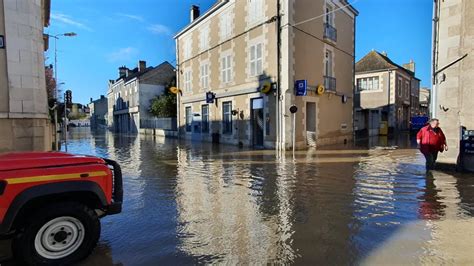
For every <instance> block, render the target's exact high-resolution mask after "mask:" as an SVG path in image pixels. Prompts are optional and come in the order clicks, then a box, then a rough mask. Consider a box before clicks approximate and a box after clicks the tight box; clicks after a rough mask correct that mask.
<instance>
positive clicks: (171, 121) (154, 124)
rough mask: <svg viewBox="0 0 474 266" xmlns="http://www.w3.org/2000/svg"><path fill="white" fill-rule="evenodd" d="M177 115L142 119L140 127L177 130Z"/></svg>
mask: <svg viewBox="0 0 474 266" xmlns="http://www.w3.org/2000/svg"><path fill="white" fill-rule="evenodd" d="M176 123H177V122H176V117H164V118H152V119H140V128H149V129H164V130H177V124H176Z"/></svg>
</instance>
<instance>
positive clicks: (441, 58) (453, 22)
mask: <svg viewBox="0 0 474 266" xmlns="http://www.w3.org/2000/svg"><path fill="white" fill-rule="evenodd" d="M438 4H439V5H440V7H441V9H440V18H439V44H438V47H437V48H438V52H437V65H436V69H441V68H443V67H445V66H447V65H448V64H450V63H451V62H453V61H455V60H457V59H459V58H461V57H462V56H464V55H465V54H468V56H467V57H466V58H464V59H463V60H462V61H460V62H458V63H456V64H454V65H453V66H451V67H449V68H448V69H446V70H445V71H443V72H441V73H440V75H438V83H437V85H436V87H437V93H436V94H434V95H433V96H435V97H436V99H435V101H436V104H435V105H434V106H433V108H434V111H435V113H434V115H435V116H437V117H438V118H439V119H440V122H441V127H442V128H443V130H444V132H445V134H446V137H447V141H448V145H449V147H450V149H449V151H448V152H445V153H443V154H441V156H440V160H441V161H445V162H450V163H455V162H456V159H457V156H458V153H459V141H460V139H459V135H460V132H459V128H460V126H465V127H467V128H468V129H474V108H472V102H473V101H472V99H474V75H472V73H473V72H472V71H473V69H474V55H473V53H472V51H473V48H474V1H471V0H450V1H438ZM443 74H444V75H445V76H446V78H445V80H444V81H441V78H440V77H441V76H442V75H443Z"/></svg>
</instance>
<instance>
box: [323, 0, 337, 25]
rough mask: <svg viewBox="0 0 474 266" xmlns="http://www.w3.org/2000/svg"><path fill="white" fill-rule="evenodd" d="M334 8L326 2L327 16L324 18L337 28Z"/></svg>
mask: <svg viewBox="0 0 474 266" xmlns="http://www.w3.org/2000/svg"><path fill="white" fill-rule="evenodd" d="M334 8H335V7H334V6H333V5H331V4H330V3H329V2H328V1H326V8H325V13H324V14H325V16H324V21H325V22H326V23H327V24H329V25H331V26H333V27H335V20H336V19H335V12H334Z"/></svg>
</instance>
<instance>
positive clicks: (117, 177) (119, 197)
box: [103, 158, 123, 214]
mask: <svg viewBox="0 0 474 266" xmlns="http://www.w3.org/2000/svg"><path fill="white" fill-rule="evenodd" d="M103 160H104V161H105V163H106V164H107V165H108V166H109V167H110V168H111V169H112V172H113V191H112V202H111V203H110V205H109V206H107V209H106V213H107V214H117V213H120V212H122V202H123V180H122V169H121V168H120V165H119V164H118V163H117V162H116V161H114V160H110V159H105V158H103Z"/></svg>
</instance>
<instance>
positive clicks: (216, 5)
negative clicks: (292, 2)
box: [174, 0, 359, 39]
mask: <svg viewBox="0 0 474 266" xmlns="http://www.w3.org/2000/svg"><path fill="white" fill-rule="evenodd" d="M228 2H229V0H217V1H216V2H215V3H214V4H213V5H212V6H211V8H209V10H207V11H206V12H204V14H201V15H200V16H199V17H198V18H196V19H195V20H194V21H193V22H191V23H190V24H188V25H187V26H186V27H185V28H184V29H182V30H181V31H180V32H178V33H177V34H176V35H175V36H174V38H175V39H177V38H179V37H180V36H181V35H183V34H184V33H185V32H187V31H188V30H190V29H191V28H193V27H194V26H196V25H197V24H199V23H200V22H201V21H203V20H204V19H205V18H206V17H208V16H210V15H211V14H212V13H214V12H216V11H217V10H219V8H221V7H222V6H224V5H225V4H227V3H228ZM342 2H343V4H344V7H347V8H348V9H349V10H350V11H351V12H352V13H354V15H356V16H358V15H359V11H357V10H356V9H355V8H354V7H353V6H352V5H351V4H350V3H349V2H348V1H347V0H342Z"/></svg>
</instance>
